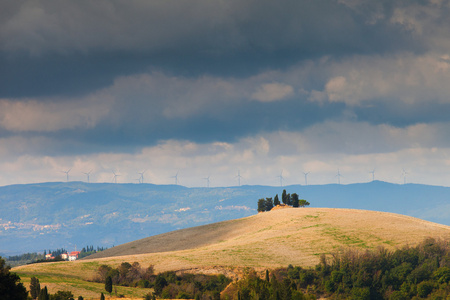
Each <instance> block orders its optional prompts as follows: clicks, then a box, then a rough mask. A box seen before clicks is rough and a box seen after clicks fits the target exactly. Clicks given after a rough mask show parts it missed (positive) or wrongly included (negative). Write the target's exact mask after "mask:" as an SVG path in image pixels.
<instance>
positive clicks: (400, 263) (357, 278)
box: [222, 239, 450, 300]
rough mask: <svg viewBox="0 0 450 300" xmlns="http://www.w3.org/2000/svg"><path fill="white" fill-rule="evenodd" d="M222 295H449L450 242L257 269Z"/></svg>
mask: <svg viewBox="0 0 450 300" xmlns="http://www.w3.org/2000/svg"><path fill="white" fill-rule="evenodd" d="M222 294H223V299H239V300H249V299H268V300H305V299H317V298H326V299H356V300H371V299H388V300H407V299H415V300H419V299H437V300H438V299H449V297H450V246H449V243H448V241H441V240H435V239H427V240H425V241H424V242H422V243H421V244H419V245H418V246H416V247H405V248H402V249H398V250H396V251H393V252H389V251H387V250H386V249H383V248H379V249H377V250H374V251H365V252H358V251H352V250H348V251H344V252H340V253H335V254H333V255H332V257H331V259H326V258H325V256H322V257H321V259H320V263H319V264H318V265H317V266H316V267H315V268H307V269H306V268H301V267H293V266H291V265H290V266H289V267H287V268H280V269H276V270H273V271H272V272H270V274H269V272H268V271H266V275H265V277H264V278H261V277H260V276H259V275H257V274H256V273H255V272H250V273H249V274H247V276H246V277H245V278H244V279H243V280H241V281H239V282H237V283H235V284H233V286H232V287H230V288H228V289H227V290H226V291H224V292H223V293H222Z"/></svg>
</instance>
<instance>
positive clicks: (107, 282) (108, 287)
mask: <svg viewBox="0 0 450 300" xmlns="http://www.w3.org/2000/svg"><path fill="white" fill-rule="evenodd" d="M112 288H113V284H112V278H111V276H107V277H106V279H105V291H107V292H108V293H109V295H111V292H112Z"/></svg>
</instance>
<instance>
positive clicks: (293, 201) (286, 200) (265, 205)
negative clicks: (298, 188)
mask: <svg viewBox="0 0 450 300" xmlns="http://www.w3.org/2000/svg"><path fill="white" fill-rule="evenodd" d="M281 202H282V203H283V204H284V205H289V206H292V207H305V206H308V205H309V204H310V203H309V202H308V201H306V200H305V199H299V196H298V194H296V193H293V194H292V195H291V194H288V193H286V190H283V193H282V194H281ZM281 202H280V200H279V198H278V194H276V195H275V197H274V198H273V199H272V197H270V198H265V199H264V198H261V199H259V200H258V212H263V211H270V210H271V209H272V208H274V207H275V206H277V205H281Z"/></svg>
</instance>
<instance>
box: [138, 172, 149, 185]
mask: <svg viewBox="0 0 450 300" xmlns="http://www.w3.org/2000/svg"><path fill="white" fill-rule="evenodd" d="M145 172H147V170H145V171H144V172H138V174H141V179H140V180H139V183H144V173H145Z"/></svg>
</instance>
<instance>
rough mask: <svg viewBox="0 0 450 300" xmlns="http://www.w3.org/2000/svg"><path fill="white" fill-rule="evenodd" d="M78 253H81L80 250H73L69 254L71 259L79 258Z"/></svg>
mask: <svg viewBox="0 0 450 300" xmlns="http://www.w3.org/2000/svg"><path fill="white" fill-rule="evenodd" d="M78 254H80V251H72V252H70V254H69V261H74V260H77V259H78Z"/></svg>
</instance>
